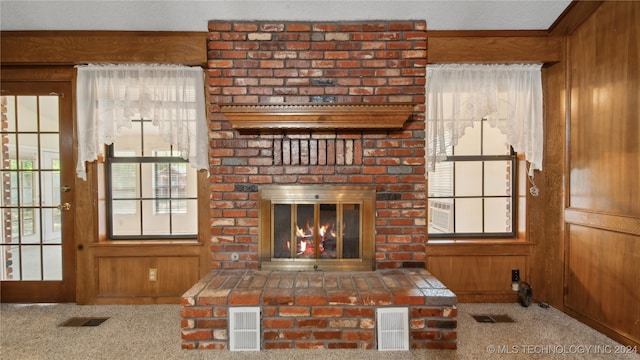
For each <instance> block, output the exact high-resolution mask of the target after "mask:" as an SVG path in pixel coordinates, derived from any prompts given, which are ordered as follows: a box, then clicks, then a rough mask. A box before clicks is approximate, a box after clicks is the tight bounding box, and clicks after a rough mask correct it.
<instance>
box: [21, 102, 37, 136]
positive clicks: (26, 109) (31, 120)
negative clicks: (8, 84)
mask: <svg viewBox="0 0 640 360" xmlns="http://www.w3.org/2000/svg"><path fill="white" fill-rule="evenodd" d="M17 100H18V107H17V111H16V115H17V119H18V131H19V132H25V131H38V97H37V96H18V99H17Z"/></svg>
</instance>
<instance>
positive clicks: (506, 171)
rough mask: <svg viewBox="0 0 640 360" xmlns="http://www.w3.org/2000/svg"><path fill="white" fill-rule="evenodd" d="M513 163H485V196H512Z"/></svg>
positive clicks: (503, 161)
mask: <svg viewBox="0 0 640 360" xmlns="http://www.w3.org/2000/svg"><path fill="white" fill-rule="evenodd" d="M511 186H512V185H511V161H505V160H502V161H485V162H484V195H485V196H509V195H511Z"/></svg>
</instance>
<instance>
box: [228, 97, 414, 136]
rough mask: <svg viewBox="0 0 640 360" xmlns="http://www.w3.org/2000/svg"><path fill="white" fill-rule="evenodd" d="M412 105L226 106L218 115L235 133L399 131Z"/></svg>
mask: <svg viewBox="0 0 640 360" xmlns="http://www.w3.org/2000/svg"><path fill="white" fill-rule="evenodd" d="M415 105H417V104H414V103H385V104H344V103H340V104H338V103H312V104H227V105H220V111H221V112H222V113H223V114H224V115H225V116H226V117H227V119H228V120H229V122H230V123H231V126H232V127H233V128H234V129H237V130H284V129H291V130H335V129H401V128H402V127H403V125H404V123H405V121H406V120H407V119H408V118H409V117H410V116H411V114H412V113H413V111H414V107H415Z"/></svg>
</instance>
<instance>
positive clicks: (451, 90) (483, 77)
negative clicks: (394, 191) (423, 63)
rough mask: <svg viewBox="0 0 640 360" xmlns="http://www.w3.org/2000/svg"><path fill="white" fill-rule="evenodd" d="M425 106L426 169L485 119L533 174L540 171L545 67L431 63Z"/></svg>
mask: <svg viewBox="0 0 640 360" xmlns="http://www.w3.org/2000/svg"><path fill="white" fill-rule="evenodd" d="M426 105H427V111H426V128H427V139H426V146H427V149H426V151H425V156H426V162H427V171H433V170H434V168H435V163H436V162H438V161H442V160H444V159H446V156H447V155H446V154H447V149H449V150H450V149H451V147H452V146H455V145H456V144H457V143H458V139H459V138H460V137H461V136H462V135H464V132H465V130H466V129H467V128H468V127H471V126H473V121H474V120H479V119H483V118H484V119H487V121H488V122H489V124H490V126H492V127H496V128H498V129H500V131H501V132H502V133H504V134H505V135H507V140H508V142H509V145H511V146H512V147H513V149H514V150H515V151H516V152H518V153H522V154H524V155H525V158H526V159H527V161H529V162H530V163H531V166H530V170H529V171H530V174H529V175H533V170H534V169H535V170H541V169H542V151H543V114H542V79H541V65H528V64H518V65H475V64H437V65H428V66H427V104H426Z"/></svg>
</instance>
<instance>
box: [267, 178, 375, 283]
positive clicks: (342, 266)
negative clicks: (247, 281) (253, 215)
mask: <svg viewBox="0 0 640 360" xmlns="http://www.w3.org/2000/svg"><path fill="white" fill-rule="evenodd" d="M259 195H260V213H259V221H258V224H259V225H258V226H259V228H258V244H259V245H258V257H259V261H260V268H261V269H262V270H291V271H313V270H322V271H371V270H375V211H376V191H375V188H373V187H371V186H348V185H344V186H343V185H336V186H333V185H263V186H261V187H260V189H259ZM336 202H339V203H358V204H361V210H360V211H361V215H362V222H361V229H362V231H361V242H362V244H361V249H362V251H361V257H360V258H359V259H289V258H287V259H276V258H273V249H272V246H273V241H272V240H273V239H272V238H271V237H272V233H273V232H272V229H271V226H272V213H271V211H272V203H291V204H296V203H304V204H321V203H325V204H331V203H336Z"/></svg>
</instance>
